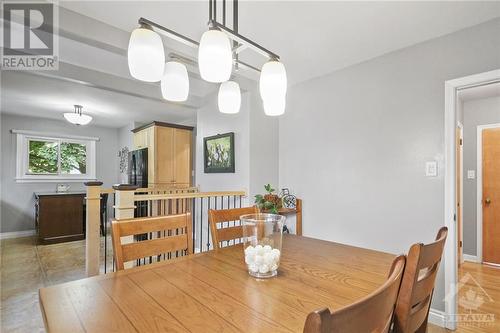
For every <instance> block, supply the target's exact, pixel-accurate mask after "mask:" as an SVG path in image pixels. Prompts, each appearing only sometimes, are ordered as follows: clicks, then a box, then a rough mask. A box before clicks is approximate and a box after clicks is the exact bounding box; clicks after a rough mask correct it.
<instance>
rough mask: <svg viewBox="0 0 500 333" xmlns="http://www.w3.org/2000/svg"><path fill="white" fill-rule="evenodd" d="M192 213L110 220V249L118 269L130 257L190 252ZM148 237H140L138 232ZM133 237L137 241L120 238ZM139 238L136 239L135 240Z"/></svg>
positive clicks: (137, 257)
mask: <svg viewBox="0 0 500 333" xmlns="http://www.w3.org/2000/svg"><path fill="white" fill-rule="evenodd" d="M191 222H192V221H191V214H190V213H185V214H178V215H166V216H156V217H139V218H133V219H124V220H113V221H112V224H111V226H112V238H113V250H114V256H115V262H116V268H117V269H118V270H122V269H124V263H125V262H128V261H132V260H137V259H142V258H148V257H149V258H151V257H156V258H157V259H161V258H160V257H161V256H162V255H163V256H164V257H166V254H169V253H170V254H172V253H174V252H175V253H177V255H179V254H180V255H189V254H191V253H192V252H193V232H192V226H191ZM145 234H147V235H148V237H147V238H148V239H146V240H142V241H141V240H139V239H140V238H142V237H139V236H140V235H145ZM126 236H137V237H134V238H135V240H136V241H134V242H132V243H127V244H122V242H121V238H122V237H126ZM137 240H138V241H137Z"/></svg>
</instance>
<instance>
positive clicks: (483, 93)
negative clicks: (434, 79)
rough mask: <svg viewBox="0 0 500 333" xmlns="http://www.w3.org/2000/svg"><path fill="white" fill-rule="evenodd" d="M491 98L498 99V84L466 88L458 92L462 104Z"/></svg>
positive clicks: (499, 91)
mask: <svg viewBox="0 0 500 333" xmlns="http://www.w3.org/2000/svg"><path fill="white" fill-rule="evenodd" d="M491 97H500V82H495V83H489V84H486V85H481V86H476V87H471V88H466V89H462V90H460V91H459V92H458V98H459V99H460V100H461V101H462V102H467V101H472V100H475V99H484V98H491Z"/></svg>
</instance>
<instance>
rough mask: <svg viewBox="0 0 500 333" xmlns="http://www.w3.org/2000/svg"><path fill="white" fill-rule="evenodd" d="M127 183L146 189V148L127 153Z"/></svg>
mask: <svg viewBox="0 0 500 333" xmlns="http://www.w3.org/2000/svg"><path fill="white" fill-rule="evenodd" d="M128 183H129V184H131V185H137V186H139V187H140V188H146V187H148V148H143V149H137V150H133V151H131V152H129V153H128Z"/></svg>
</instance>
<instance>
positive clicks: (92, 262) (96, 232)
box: [85, 182, 102, 276]
mask: <svg viewBox="0 0 500 333" xmlns="http://www.w3.org/2000/svg"><path fill="white" fill-rule="evenodd" d="M101 185H102V182H86V183H85V186H87V196H86V197H85V199H86V201H87V211H86V221H85V232H86V236H85V272H86V273H87V276H94V275H99V266H100V260H99V250H100V248H101V239H100V236H101V235H100V223H101Z"/></svg>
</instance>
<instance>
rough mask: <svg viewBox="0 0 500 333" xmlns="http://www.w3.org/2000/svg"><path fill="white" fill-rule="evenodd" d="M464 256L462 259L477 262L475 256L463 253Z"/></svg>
mask: <svg viewBox="0 0 500 333" xmlns="http://www.w3.org/2000/svg"><path fill="white" fill-rule="evenodd" d="M463 256H464V261H470V262H479V261H478V259H477V256H472V255H470V254H465V253H464V254H463Z"/></svg>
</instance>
